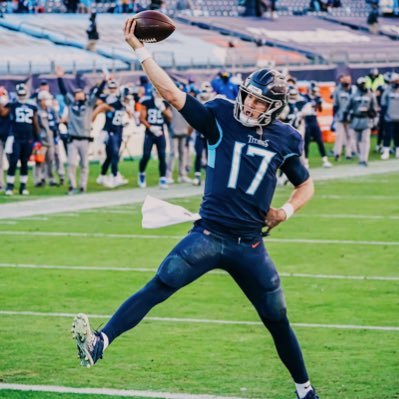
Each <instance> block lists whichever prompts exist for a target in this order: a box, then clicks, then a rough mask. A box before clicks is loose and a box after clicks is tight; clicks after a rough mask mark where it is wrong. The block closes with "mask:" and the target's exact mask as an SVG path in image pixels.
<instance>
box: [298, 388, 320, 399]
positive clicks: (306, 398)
mask: <svg viewBox="0 0 399 399" xmlns="http://www.w3.org/2000/svg"><path fill="white" fill-rule="evenodd" d="M295 393H296V397H297V399H319V397H318V396H317V395H316V391H315V390H314V389H312V390H311V391H309V392H308V393H307V394H306V396H304V397H303V398H300V397H299V395H298V392H295Z"/></svg>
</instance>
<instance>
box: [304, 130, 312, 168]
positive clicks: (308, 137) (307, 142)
mask: <svg viewBox="0 0 399 399" xmlns="http://www.w3.org/2000/svg"><path fill="white" fill-rule="evenodd" d="M311 141H312V128H311V126H310V125H309V124H306V125H305V137H304V153H305V166H306V168H309V146H310V142H311Z"/></svg>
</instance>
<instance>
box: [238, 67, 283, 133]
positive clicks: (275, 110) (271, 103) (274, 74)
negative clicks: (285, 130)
mask: <svg viewBox="0 0 399 399" xmlns="http://www.w3.org/2000/svg"><path fill="white" fill-rule="evenodd" d="M287 92H288V85H287V80H286V76H285V75H283V74H282V73H280V72H278V71H276V70H274V69H259V70H257V71H255V72H253V73H252V74H251V75H249V76H248V77H247V79H246V80H245V81H244V82H243V83H242V84H241V85H240V90H239V92H238V96H237V99H236V102H235V106H234V117H235V119H236V120H238V121H239V122H241V123H242V124H243V125H244V126H247V127H254V126H267V125H269V124H270V123H272V122H273V121H274V120H275V119H276V118H277V117H278V116H279V115H280V113H281V111H282V110H283V109H284V107H285V105H286V103H287ZM248 94H251V95H253V96H255V97H256V98H258V99H259V100H260V101H262V102H264V103H266V104H267V105H268V107H267V109H266V111H265V112H263V113H262V114H260V115H259V116H258V117H257V118H252V117H248V116H247V115H245V112H244V102H245V98H246V97H247V96H248Z"/></svg>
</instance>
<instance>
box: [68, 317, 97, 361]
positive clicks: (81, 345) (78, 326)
mask: <svg viewBox="0 0 399 399" xmlns="http://www.w3.org/2000/svg"><path fill="white" fill-rule="evenodd" d="M71 333H72V338H73V339H74V340H75V341H76V345H77V347H78V357H79V359H80V364H81V365H82V366H83V367H87V368H89V367H91V366H93V365H94V361H93V359H92V357H91V355H90V352H89V350H88V342H89V341H90V340H91V339H92V335H93V333H92V331H91V328H90V323H89V318H88V317H87V316H86V315H85V314H84V313H79V314H78V315H77V316H75V318H74V320H73V323H72V329H71Z"/></svg>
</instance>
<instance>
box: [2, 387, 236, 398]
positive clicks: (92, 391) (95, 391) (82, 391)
mask: <svg viewBox="0 0 399 399" xmlns="http://www.w3.org/2000/svg"><path fill="white" fill-rule="evenodd" d="M5 389H8V390H12V391H34V392H54V393H76V394H79V395H103V396H123V397H128V398H137V397H139V398H140V397H141V398H157V399H242V398H238V397H233V396H215V395H195V394H189V393H170V392H157V391H138V390H126V389H112V388H73V387H63V386H58V385H57V386H54V385H25V384H0V390H5Z"/></svg>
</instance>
